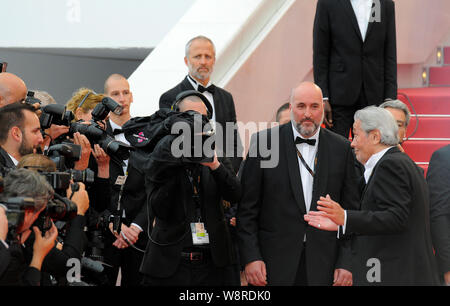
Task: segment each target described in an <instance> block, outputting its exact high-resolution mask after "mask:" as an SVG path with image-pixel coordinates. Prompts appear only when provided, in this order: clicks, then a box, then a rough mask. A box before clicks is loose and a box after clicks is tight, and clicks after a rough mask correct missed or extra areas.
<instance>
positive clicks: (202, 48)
mask: <svg viewBox="0 0 450 306" xmlns="http://www.w3.org/2000/svg"><path fill="white" fill-rule="evenodd" d="M184 62H185V64H186V66H187V67H188V71H189V73H188V75H187V76H186V77H185V78H184V80H183V81H182V82H181V83H179V84H178V85H177V86H175V87H174V88H172V89H170V90H169V91H167V92H165V93H164V94H162V95H161V97H160V99H159V107H160V108H170V107H171V106H172V104H173V103H174V102H175V97H176V96H177V95H178V94H179V93H180V92H182V91H186V90H197V91H200V92H201V93H203V95H205V96H206V98H207V99H208V100H209V102H210V104H211V105H212V107H213V118H212V121H213V122H215V123H216V124H220V125H221V126H222V128H223V138H222V146H219V145H218V143H217V142H216V149H217V150H218V156H219V158H220V157H222V156H225V157H228V158H230V159H231V161H232V163H233V170H234V172H235V173H237V172H238V170H239V165H240V163H241V161H242V156H241V155H242V153H241V152H242V144H241V139H240V137H239V133H238V131H237V127H236V126H234V128H233V131H232V133H226V124H227V123H229V124H235V123H236V111H235V107H234V101H233V96H232V95H231V94H230V93H229V92H228V91H226V90H224V89H222V88H220V87H217V86H215V85H213V84H211V74H212V72H213V69H214V65H215V63H216V49H215V47H214V43H213V42H212V41H211V39H209V38H207V37H205V36H197V37H194V38H192V39H191V40H189V41H188V43H187V44H186V48H185V57H184ZM227 134H229V135H227ZM219 143H220V140H219ZM221 151H222V152H221ZM231 152H233V153H232V155H233V156H230V154H228V153H231ZM222 153H223V154H222Z"/></svg>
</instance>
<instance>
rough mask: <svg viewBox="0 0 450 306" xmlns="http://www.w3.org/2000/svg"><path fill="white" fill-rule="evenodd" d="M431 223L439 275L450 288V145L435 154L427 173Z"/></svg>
mask: <svg viewBox="0 0 450 306" xmlns="http://www.w3.org/2000/svg"><path fill="white" fill-rule="evenodd" d="M427 183H428V189H429V191H430V223H431V236H432V238H433V247H434V249H435V252H436V260H437V263H438V268H439V275H440V278H441V281H442V278H443V282H444V283H445V284H446V285H447V286H450V145H447V146H445V147H443V148H441V149H439V150H437V151H435V152H434V153H433V155H432V156H431V160H430V164H429V166H428V171H427Z"/></svg>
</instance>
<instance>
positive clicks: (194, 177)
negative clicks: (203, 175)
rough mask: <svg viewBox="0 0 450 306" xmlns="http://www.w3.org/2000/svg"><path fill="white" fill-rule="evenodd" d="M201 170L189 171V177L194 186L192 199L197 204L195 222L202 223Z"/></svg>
mask: <svg viewBox="0 0 450 306" xmlns="http://www.w3.org/2000/svg"><path fill="white" fill-rule="evenodd" d="M199 170H200V168H198V167H197V168H195V169H194V170H188V177H189V180H190V181H191V185H192V199H193V200H194V204H195V221H196V222H201V220H202V206H201V201H200V171H199Z"/></svg>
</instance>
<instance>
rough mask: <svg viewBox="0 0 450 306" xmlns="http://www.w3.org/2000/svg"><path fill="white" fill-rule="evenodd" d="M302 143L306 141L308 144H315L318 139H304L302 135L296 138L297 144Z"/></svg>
mask: <svg viewBox="0 0 450 306" xmlns="http://www.w3.org/2000/svg"><path fill="white" fill-rule="evenodd" d="M300 143H306V144H309V145H310V146H315V145H316V140H315V139H304V138H301V137H297V138H295V144H300Z"/></svg>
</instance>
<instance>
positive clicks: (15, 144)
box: [0, 102, 43, 168]
mask: <svg viewBox="0 0 450 306" xmlns="http://www.w3.org/2000/svg"><path fill="white" fill-rule="evenodd" d="M34 111H35V109H34V108H33V107H32V106H29V105H27V104H23V103H19V102H16V103H13V104H9V105H7V106H4V107H2V108H0V122H1V123H2V124H1V125H0V166H2V167H4V168H15V166H16V165H17V163H18V162H19V160H20V159H21V158H22V156H24V155H26V154H30V153H33V151H35V150H36V149H37V148H38V147H39V146H40V145H41V143H42V141H43V139H42V134H41V130H40V129H41V126H40V123H39V118H38V116H37V115H36V114H35V112H34Z"/></svg>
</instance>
